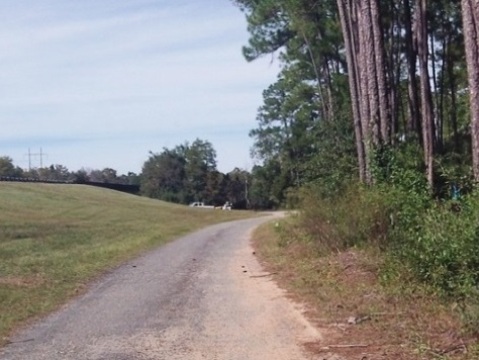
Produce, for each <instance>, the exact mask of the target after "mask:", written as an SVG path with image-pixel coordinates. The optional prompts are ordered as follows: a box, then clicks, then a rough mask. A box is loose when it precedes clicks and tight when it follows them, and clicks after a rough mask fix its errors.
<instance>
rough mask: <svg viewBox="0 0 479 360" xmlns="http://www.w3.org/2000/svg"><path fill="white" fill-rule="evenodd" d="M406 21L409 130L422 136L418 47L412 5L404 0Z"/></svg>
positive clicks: (408, 0) (407, 0)
mask: <svg viewBox="0 0 479 360" xmlns="http://www.w3.org/2000/svg"><path fill="white" fill-rule="evenodd" d="M404 20H405V24H404V26H405V30H406V31H405V33H406V59H407V74H408V109H409V110H408V111H409V121H408V130H409V131H411V132H415V133H416V134H417V136H418V137H420V136H421V125H420V124H421V123H420V121H419V91H418V89H419V87H418V85H417V79H416V62H417V45H416V39H415V37H414V36H413V26H412V15H411V3H410V0H404Z"/></svg>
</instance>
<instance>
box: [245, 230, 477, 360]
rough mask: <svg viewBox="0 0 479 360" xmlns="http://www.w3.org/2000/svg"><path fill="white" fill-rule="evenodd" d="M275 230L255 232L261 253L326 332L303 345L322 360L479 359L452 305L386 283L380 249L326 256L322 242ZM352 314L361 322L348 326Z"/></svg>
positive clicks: (424, 291)
mask: <svg viewBox="0 0 479 360" xmlns="http://www.w3.org/2000/svg"><path fill="white" fill-rule="evenodd" d="M280 228H281V226H280ZM277 230H278V228H277V227H273V226H271V225H266V226H263V227H262V228H260V229H258V230H257V232H256V233H255V235H254V244H255V247H256V253H257V254H258V255H259V258H260V259H261V260H262V261H263V264H264V266H265V267H266V268H267V269H268V271H271V272H275V273H276V275H275V280H277V281H278V283H279V284H280V286H282V287H283V288H285V289H286V290H287V291H288V293H289V295H290V296H291V297H292V298H293V299H295V300H296V301H298V302H301V303H304V304H305V305H306V308H307V309H308V310H307V316H308V317H309V318H310V319H311V321H312V322H313V323H315V324H316V326H317V327H318V328H320V329H321V331H322V332H323V335H324V340H323V341H322V342H317V343H308V344H305V346H306V348H308V349H309V350H310V351H312V352H314V353H316V354H321V355H322V357H321V359H322V358H323V357H324V358H325V359H329V357H328V356H329V355H328V354H330V353H331V352H333V353H336V354H337V355H339V356H341V357H344V358H345V359H367V360H379V359H382V360H384V359H398V360H412V359H461V360H464V359H478V358H479V352H478V350H477V345H476V339H474V338H472V337H471V336H469V337H468V336H465V335H464V334H463V331H462V329H461V321H460V318H459V316H458V313H457V312H455V311H454V304H448V303H447V302H445V301H443V300H441V299H440V298H439V297H438V296H436V295H435V294H434V293H432V292H431V291H430V289H427V288H426V287H421V286H419V285H415V284H413V283H410V284H405V283H388V284H384V283H382V282H381V279H380V275H379V274H380V272H379V267H380V265H381V263H382V262H383V261H384V260H383V258H382V257H381V254H378V253H376V252H374V251H365V250H357V249H354V250H347V251H344V252H336V253H333V254H329V255H323V254H321V252H320V250H319V248H318V246H317V245H316V244H314V243H312V242H310V241H308V240H301V238H300V237H298V239H297V240H296V241H289V240H288V239H286V240H285V239H284V234H283V236H281V237H279V236H278V231H277ZM280 231H281V230H280ZM296 235H298V234H296ZM290 240H291V239H290ZM353 318H354V319H356V320H357V323H355V324H350V323H348V320H349V322H351V320H353ZM338 345H339V346H341V345H365V346H364V347H349V348H347V347H346V348H336V346H338Z"/></svg>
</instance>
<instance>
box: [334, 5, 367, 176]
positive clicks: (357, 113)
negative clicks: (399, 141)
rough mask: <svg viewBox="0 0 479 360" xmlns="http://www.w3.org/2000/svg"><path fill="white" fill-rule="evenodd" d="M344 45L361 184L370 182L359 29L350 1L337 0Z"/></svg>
mask: <svg viewBox="0 0 479 360" xmlns="http://www.w3.org/2000/svg"><path fill="white" fill-rule="evenodd" d="M337 4H338V10H339V17H340V21H341V28H342V32H343V38H344V45H345V48H346V62H347V64H348V78H349V91H350V94H351V105H352V112H353V121H354V133H355V136H356V150H357V156H358V166H359V178H360V180H361V182H368V175H367V174H368V173H369V171H368V162H367V159H366V147H365V139H364V134H363V127H362V123H363V121H362V119H361V106H360V101H361V94H360V91H361V90H360V86H359V82H360V81H359V74H358V64H357V62H358V51H357V48H358V43H357V38H356V36H357V33H358V29H357V27H356V26H355V22H354V20H353V19H354V13H353V11H354V9H353V6H354V5H353V4H352V3H351V1H350V0H337Z"/></svg>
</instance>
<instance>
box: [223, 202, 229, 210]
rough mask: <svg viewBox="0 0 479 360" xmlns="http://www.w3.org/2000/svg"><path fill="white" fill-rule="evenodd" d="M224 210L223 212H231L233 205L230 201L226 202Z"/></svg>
mask: <svg viewBox="0 0 479 360" xmlns="http://www.w3.org/2000/svg"><path fill="white" fill-rule="evenodd" d="M222 209H223V210H231V203H230V202H229V201H227V202H225V204H224V205H223V207H222Z"/></svg>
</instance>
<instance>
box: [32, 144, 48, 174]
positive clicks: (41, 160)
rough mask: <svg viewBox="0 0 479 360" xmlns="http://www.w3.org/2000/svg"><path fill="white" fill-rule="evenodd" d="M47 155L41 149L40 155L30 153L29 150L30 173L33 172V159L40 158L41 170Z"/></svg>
mask: <svg viewBox="0 0 479 360" xmlns="http://www.w3.org/2000/svg"><path fill="white" fill-rule="evenodd" d="M46 155H47V154H45V153H44V152H43V150H42V148H40V152H39V153H32V152H31V151H30V148H28V171H31V170H32V157H37V156H38V157H40V168H42V167H43V157H44V156H46Z"/></svg>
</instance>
